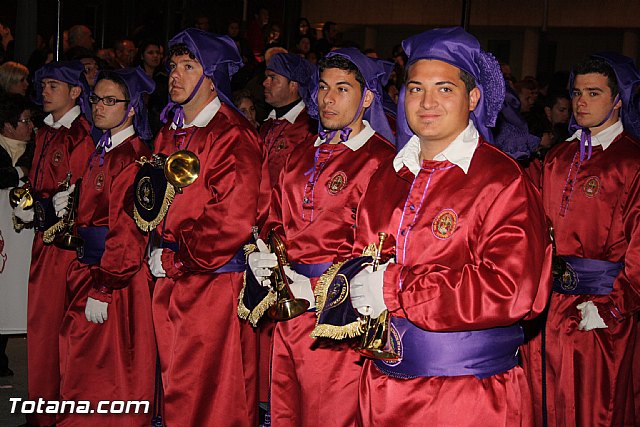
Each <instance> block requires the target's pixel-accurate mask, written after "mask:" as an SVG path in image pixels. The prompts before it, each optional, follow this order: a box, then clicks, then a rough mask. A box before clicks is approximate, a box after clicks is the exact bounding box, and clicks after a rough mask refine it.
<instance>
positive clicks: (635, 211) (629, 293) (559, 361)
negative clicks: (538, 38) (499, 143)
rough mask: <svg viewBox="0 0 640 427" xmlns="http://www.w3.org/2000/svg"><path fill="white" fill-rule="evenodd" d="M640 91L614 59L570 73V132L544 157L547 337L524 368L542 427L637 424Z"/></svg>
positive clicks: (627, 65)
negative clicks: (552, 247) (552, 262)
mask: <svg viewBox="0 0 640 427" xmlns="http://www.w3.org/2000/svg"><path fill="white" fill-rule="evenodd" d="M639 83H640V73H639V72H638V70H637V69H636V67H635V65H634V63H633V61H632V60H631V59H630V58H627V57H624V56H621V55H616V54H597V55H593V56H592V57H590V58H589V59H587V60H585V61H583V62H582V63H580V64H578V65H576V66H575V67H574V69H573V73H572V78H571V80H570V93H571V102H572V106H573V116H572V118H571V121H570V129H571V131H574V132H575V133H574V134H573V135H572V136H571V138H569V140H568V141H569V142H565V143H563V144H559V145H557V146H556V147H554V148H553V149H552V150H551V151H549V153H548V154H547V156H546V158H545V164H544V168H543V173H542V178H543V180H542V196H543V201H544V208H545V211H546V213H547V217H548V218H549V220H550V222H551V224H552V225H553V228H554V229H555V239H556V253H557V255H558V256H559V258H558V261H557V264H558V266H557V267H556V268H555V269H554V270H555V271H554V276H555V279H554V286H553V291H554V292H553V294H552V298H551V304H550V307H549V314H548V319H547V324H546V328H545V330H544V335H541V336H540V337H538V338H537V340H536V341H535V342H533V343H532V344H531V355H530V358H531V362H530V364H529V365H528V366H529V369H531V370H532V372H536V373H537V375H535V377H536V378H537V379H538V381H537V382H536V383H534V386H535V387H534V397H536V396H541V397H540V398H539V399H537V400H538V401H540V403H541V404H540V405H539V406H538V408H537V409H538V411H537V416H538V421H539V425H542V424H543V422H545V421H543V418H546V424H545V425H549V426H566V425H575V426H595V425H598V426H632V425H637V424H636V423H635V419H634V395H633V384H632V364H633V358H634V356H633V348H634V343H635V340H636V332H637V319H636V316H635V313H637V311H638V309H639V308H640V281H639V279H638V278H639V277H640V271H639V270H638V268H637V261H636V260H637V259H638V257H639V256H640V241H639V240H638V239H639V238H640V229H639V224H640V168H639V167H638V165H640V142H639V140H638V139H637V136H638V135H640V125H639V122H640V121H639V117H640V116H639V114H638V110H637V106H636V105H635V103H634V102H633V97H634V92H636V89H637V85H638V84H639ZM543 344H544V345H545V346H546V352H544V354H543V356H544V359H543V360H544V361H545V364H544V365H542V363H541V361H540V357H539V356H540V355H541V351H543V350H541V346H542V345H543ZM544 348H545V347H542V349H544ZM636 357H637V356H636ZM542 372H545V374H546V375H545V377H546V378H545V380H546V381H545V382H546V391H545V390H544V389H543V388H542V387H543V383H542V376H541V375H542ZM543 398H545V399H546V402H545V401H543V400H542V399H543ZM635 415H636V416H637V415H638V414H635Z"/></svg>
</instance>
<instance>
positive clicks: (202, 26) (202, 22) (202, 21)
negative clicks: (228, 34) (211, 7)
mask: <svg viewBox="0 0 640 427" xmlns="http://www.w3.org/2000/svg"><path fill="white" fill-rule="evenodd" d="M194 27H196V28H197V29H199V30H202V31H209V29H210V27H209V18H207V17H206V16H200V17H198V18H197V19H196V23H195V25H194Z"/></svg>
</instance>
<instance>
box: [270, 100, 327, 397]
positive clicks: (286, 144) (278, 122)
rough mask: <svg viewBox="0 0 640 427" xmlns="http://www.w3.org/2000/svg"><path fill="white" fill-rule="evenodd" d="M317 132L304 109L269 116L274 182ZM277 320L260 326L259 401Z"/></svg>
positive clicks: (271, 175)
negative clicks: (288, 117) (292, 115)
mask: <svg viewBox="0 0 640 427" xmlns="http://www.w3.org/2000/svg"><path fill="white" fill-rule="evenodd" d="M317 131H318V122H317V121H315V120H313V119H312V118H311V117H310V116H309V114H308V113H307V109H306V108H305V109H304V110H302V111H301V112H300V113H299V114H298V116H297V117H296V119H295V120H294V121H293V123H290V122H289V121H288V120H286V119H284V118H282V119H273V118H271V119H268V120H267V121H266V122H264V123H263V124H262V126H261V127H260V136H261V137H262V139H263V140H264V143H265V146H266V148H267V153H268V154H267V156H268V166H269V179H270V181H271V185H275V184H276V183H277V182H278V177H279V176H280V171H281V170H282V168H283V167H284V164H285V162H286V160H287V158H288V157H289V155H290V154H291V152H292V151H293V149H294V148H295V147H296V146H298V144H300V143H302V142H304V141H306V140H307V138H309V137H311V136H312V135H313V134H315V133H316V132H317ZM274 325H275V324H274V322H273V321H271V320H269V319H264V320H263V321H262V322H260V324H259V325H258V346H259V349H258V353H259V359H260V360H259V362H258V376H259V379H258V388H259V390H258V394H259V396H258V397H259V401H260V402H267V401H268V400H269V370H270V363H271V337H272V336H273V327H274Z"/></svg>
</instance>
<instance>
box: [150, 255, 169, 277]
mask: <svg viewBox="0 0 640 427" xmlns="http://www.w3.org/2000/svg"><path fill="white" fill-rule="evenodd" d="M148 263H149V268H150V269H151V274H153V276H154V277H167V272H166V271H164V268H162V248H158V249H154V250H153V251H151V256H150V257H149V261H148Z"/></svg>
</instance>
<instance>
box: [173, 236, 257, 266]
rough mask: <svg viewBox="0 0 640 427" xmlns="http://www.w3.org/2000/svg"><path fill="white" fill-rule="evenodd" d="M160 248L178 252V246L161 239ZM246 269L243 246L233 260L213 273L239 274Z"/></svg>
mask: <svg viewBox="0 0 640 427" xmlns="http://www.w3.org/2000/svg"><path fill="white" fill-rule="evenodd" d="M161 247H163V248H167V249H169V250H171V251H173V252H178V249H179V245H178V244H177V243H176V242H171V241H169V240H165V239H162V245H161ZM246 268H247V265H246V259H245V255H244V245H242V246H241V247H240V249H238V251H237V252H236V253H235V255H234V256H233V258H231V259H230V260H229V261H228V262H227V263H226V264H225V265H223V266H222V267H220V268H218V269H217V270H215V271H214V273H240V272H243V271H244V270H245V269H246Z"/></svg>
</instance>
